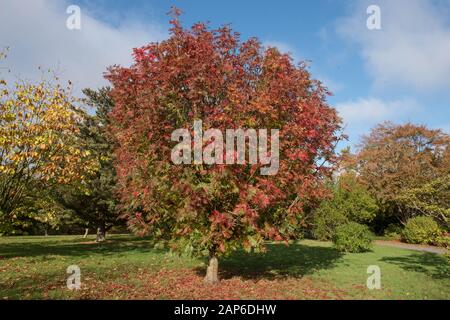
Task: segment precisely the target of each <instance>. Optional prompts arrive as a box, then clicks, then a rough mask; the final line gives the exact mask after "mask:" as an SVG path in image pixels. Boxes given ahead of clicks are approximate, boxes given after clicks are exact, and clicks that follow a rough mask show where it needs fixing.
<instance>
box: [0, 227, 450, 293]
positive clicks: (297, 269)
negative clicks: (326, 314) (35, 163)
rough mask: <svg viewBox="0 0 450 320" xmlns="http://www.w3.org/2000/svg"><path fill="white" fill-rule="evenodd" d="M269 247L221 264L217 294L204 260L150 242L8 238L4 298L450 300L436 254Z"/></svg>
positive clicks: (2, 271) (1, 282)
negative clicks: (76, 281)
mask: <svg viewBox="0 0 450 320" xmlns="http://www.w3.org/2000/svg"><path fill="white" fill-rule="evenodd" d="M267 249H268V250H267V252H266V253H265V254H247V253H244V252H236V253H234V254H232V255H231V256H229V257H226V258H223V259H221V260H220V267H219V268H220V276H221V279H222V281H221V284H220V285H219V287H218V288H217V290H214V291H215V292H216V293H215V294H216V295H214V296H213V295H212V292H213V291H212V290H210V288H208V286H206V285H203V284H202V282H201V278H202V276H203V273H204V269H205V265H204V261H203V260H201V259H193V258H188V257H178V256H176V255H173V254H170V253H169V252H167V251H166V250H162V249H155V248H154V246H153V245H152V243H151V241H150V240H148V239H142V238H137V237H133V236H128V235H118V236H111V237H109V240H108V241H107V243H103V244H96V243H94V242H93V239H92V238H89V239H82V238H81V237H79V236H50V237H3V238H0V299H1V298H3V299H6V298H7V299H43V298H44V299H73V298H90V299H92V298H94V299H99V298H100V299H101V298H108V299H110V298H112V299H114V298H131V299H133V298H140V299H146V298H152V299H154V298H156V299H171V298H186V299H190V298H250V299H251V298H273V297H280V298H293V299H320V298H344V299H374V298H375V299H377V298H378V299H450V290H449V289H450V268H449V264H448V262H447V261H446V259H445V257H443V256H439V255H436V254H433V253H426V252H418V251H410V250H405V249H398V248H392V247H384V246H377V245H375V246H374V248H373V250H372V251H371V252H366V253H358V254H341V253H339V252H338V251H336V250H335V249H334V248H332V247H331V245H330V244H329V243H326V242H318V241H311V240H304V241H300V242H298V243H293V244H291V245H289V246H285V245H284V244H274V243H270V244H268V245H267ZM69 265H78V266H79V267H80V269H81V272H82V287H83V289H82V290H79V291H70V290H68V289H67V288H66V287H65V283H66V279H67V276H68V275H67V274H66V268H67V267H68V266H69ZM369 265H378V266H379V267H380V268H381V283H382V289H381V290H369V289H367V287H366V279H367V277H368V276H369V274H367V273H366V272H367V267H368V266H369ZM218 291H219V292H218ZM217 292H218V293H217ZM217 294H219V296H217Z"/></svg>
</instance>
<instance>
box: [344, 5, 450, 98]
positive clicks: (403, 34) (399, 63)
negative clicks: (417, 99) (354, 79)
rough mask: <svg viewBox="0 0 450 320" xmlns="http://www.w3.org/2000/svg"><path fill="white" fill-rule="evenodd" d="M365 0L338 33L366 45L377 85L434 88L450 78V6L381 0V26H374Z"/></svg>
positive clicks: (364, 54) (368, 64)
mask: <svg viewBox="0 0 450 320" xmlns="http://www.w3.org/2000/svg"><path fill="white" fill-rule="evenodd" d="M372 3H373V1H363V2H361V3H359V4H358V6H356V7H355V10H353V14H351V15H350V16H348V17H345V18H342V19H339V20H338V21H337V25H336V26H337V32H338V34H339V35H341V36H343V37H344V38H346V39H349V40H353V41H355V42H356V43H357V44H359V45H360V46H361V55H362V57H363V59H364V61H365V64H366V67H367V70H368V72H369V73H370V75H371V76H372V78H373V80H374V87H375V88H376V89H379V88H383V89H385V88H398V87H405V88H411V89H414V90H417V91H418V92H433V91H435V90H439V89H443V88H447V87H448V84H449V83H450V54H449V53H450V27H449V25H448V22H449V11H448V10H449V7H448V5H447V6H444V4H443V3H441V2H433V1H431V0H396V1H388V0H380V1H377V5H379V6H380V8H381V27H382V28H381V30H374V31H371V30H368V29H367V27H366V19H367V15H366V8H367V6H368V5H369V4H372Z"/></svg>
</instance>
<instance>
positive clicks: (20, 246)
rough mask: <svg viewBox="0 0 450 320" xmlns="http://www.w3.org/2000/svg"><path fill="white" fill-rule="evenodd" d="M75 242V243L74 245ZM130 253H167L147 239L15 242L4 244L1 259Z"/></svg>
mask: <svg viewBox="0 0 450 320" xmlns="http://www.w3.org/2000/svg"><path fill="white" fill-rule="evenodd" d="M130 240H132V241H130ZM74 242H75V243H74ZM130 251H135V252H136V251H137V252H142V253H144V252H150V251H151V252H160V251H161V252H166V251H167V250H164V249H154V248H153V243H152V242H151V241H150V240H149V239H146V238H139V237H124V238H114V239H111V240H107V241H105V242H104V243H95V242H93V241H90V240H89V239H88V240H87V239H81V238H80V239H75V240H62V241H61V240H56V239H55V240H46V241H43V242H13V243H2V244H1V246H0V258H1V259H2V260H3V259H12V258H18V257H39V256H52V255H55V256H72V257H87V256H92V255H103V256H104V255H114V254H120V253H126V252H130Z"/></svg>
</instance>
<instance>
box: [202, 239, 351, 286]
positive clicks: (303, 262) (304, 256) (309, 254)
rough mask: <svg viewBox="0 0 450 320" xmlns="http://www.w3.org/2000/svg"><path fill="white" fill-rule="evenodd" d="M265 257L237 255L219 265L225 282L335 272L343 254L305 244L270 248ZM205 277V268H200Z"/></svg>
mask: <svg viewBox="0 0 450 320" xmlns="http://www.w3.org/2000/svg"><path fill="white" fill-rule="evenodd" d="M266 248H267V252H265V253H246V252H245V251H243V250H239V251H236V252H235V253H233V254H232V255H230V256H228V257H224V258H222V259H220V261H219V276H220V278H222V279H229V278H232V277H240V278H243V279H253V280H258V279H263V278H264V279H269V280H272V279H280V278H287V277H294V278H301V277H303V276H305V275H308V274H312V273H314V272H316V271H318V270H321V269H330V268H333V267H334V266H335V264H336V262H337V261H338V260H340V258H341V257H342V256H343V254H342V253H340V252H339V251H337V250H336V249H334V248H332V247H321V246H307V245H302V244H290V245H289V246H285V245H284V244H268V245H267V246H266ZM196 271H197V273H199V274H202V275H204V274H205V268H197V269H196Z"/></svg>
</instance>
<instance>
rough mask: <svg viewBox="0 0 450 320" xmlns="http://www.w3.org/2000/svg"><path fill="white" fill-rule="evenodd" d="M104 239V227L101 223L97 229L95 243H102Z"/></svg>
mask: <svg viewBox="0 0 450 320" xmlns="http://www.w3.org/2000/svg"><path fill="white" fill-rule="evenodd" d="M105 237H106V230H105V225H104V224H103V223H102V224H100V226H99V227H98V228H97V239H96V240H95V241H97V242H103V241H105Z"/></svg>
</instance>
